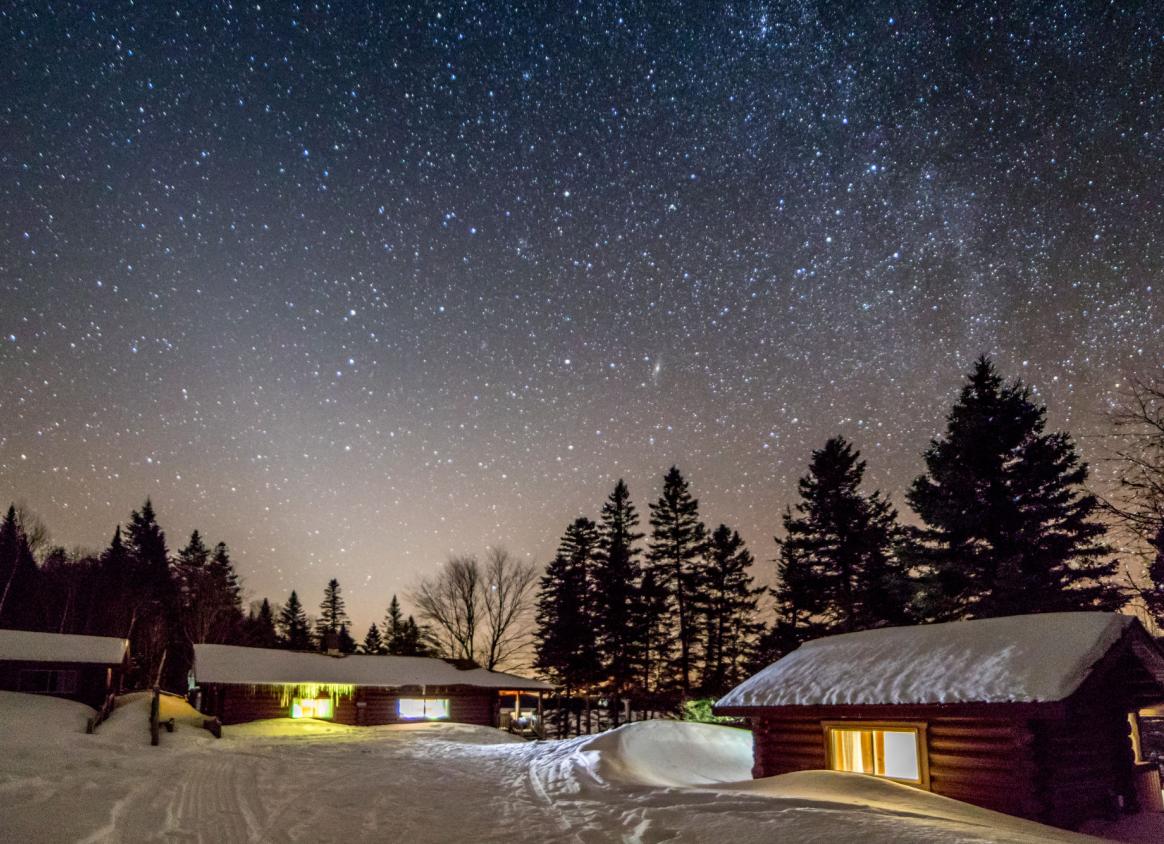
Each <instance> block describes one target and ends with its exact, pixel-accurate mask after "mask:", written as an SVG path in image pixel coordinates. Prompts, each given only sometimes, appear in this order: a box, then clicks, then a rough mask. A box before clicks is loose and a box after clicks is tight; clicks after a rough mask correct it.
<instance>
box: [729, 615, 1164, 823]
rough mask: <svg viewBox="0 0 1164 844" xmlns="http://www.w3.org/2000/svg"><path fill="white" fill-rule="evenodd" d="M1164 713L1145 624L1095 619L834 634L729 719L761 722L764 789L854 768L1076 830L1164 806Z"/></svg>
mask: <svg viewBox="0 0 1164 844" xmlns="http://www.w3.org/2000/svg"><path fill="white" fill-rule="evenodd" d="M1161 702H1164V653H1162V652H1161V650H1160V649H1159V647H1158V646H1157V644H1156V643H1155V641H1153V640H1152V638H1151V637H1150V636H1149V635H1148V634H1147V633H1146V632H1145V630H1144V629H1143V627H1141V625H1140V623H1139V622H1138V621H1136V620H1135V619H1134V618H1132V617H1130V616H1125V615H1119V614H1112V613H1088V612H1082V613H1045V614H1038V615H1025V616H1010V617H1006V618H992V619H981V620H975V621H956V622H949V623H945V624H930V625H920V626H915V627H894V628H882V629H877V630H867V631H863V632H859V633H846V634H842V635H837V636H828V637H825V638H822V639H817V640H814V641H811V642H806V643H805V644H803V645H801V647H800V648H798V649H797V650H795V651H793V652H792V653H790V654H788V655H787V656H785V657H784V658H783V659H780V660H779V661H777V662H775V663H773V664H772V665H769V666H768V667H767V668H765V669H764V670H762V671H760V672H759V673H758V674H756V675H755V676H753V677H751V678H749V679H748V680H746V681H744V682H743V683H741V684H740V685H739V686H737V687H736V688H734V689H733V690H732V691H730V692H728V694H726V695H725V696H724V697H723V698H721V699H720V700H719V701H718V702H717V703H716V705H715V712H716V713H717V714H720V715H732V716H744V717H746V718H748V719H749V720H750V722H751V724H752V727H753V736H754V739H753V741H754V750H753V759H754V765H753V769H752V773H753V776H755V777H767V776H773V775H775V774H783V773H788V772H791V771H801V770H812V769H832V770H840V771H854V772H858V773H865V774H872V775H875V776H881V777H886V778H889V779H894V780H897V781H899V782H905V783H909V784H911V785H914V786H916V787H919V788H924V789H927V790H930V791H933V792H935V793H938V794H943V795H945V796H947V797H953V798H955V799H958V800H964V801H966V802H968V803H974V804H976V805H979V806H984V807H986V808H989V809H995V810H998V811H1002V812H1007V813H1009V814H1012V815H1018V816H1021V817H1025V818H1030V819H1032V820H1038V821H1042V822H1045V823H1051V824H1055V825H1057V826H1064V827H1075V826H1078V825H1079V824H1080V823H1082V822H1083V821H1084V820H1087V819H1088V818H1092V817H1099V816H1110V815H1113V814H1116V813H1118V812H1119V811H1121V810H1132V809H1135V808H1137V807H1138V806H1139V805H1141V804H1143V803H1144V802H1145V801H1147V802H1149V803H1150V802H1154V801H1155V800H1158V799H1159V779H1158V774H1157V772H1156V771H1155V770H1154V769H1152V767H1151V766H1149V765H1147V764H1146V763H1144V762H1143V760H1141V759H1140V758H1139V752H1140V751H1139V737H1138V730H1139V723H1138V718H1139V712H1140V710H1142V709H1144V708H1145V707H1150V706H1155V705H1159V704H1160V703H1161ZM1152 777H1156V779H1155V785H1154V788H1155V794H1154V795H1153V793H1152V788H1153V786H1151V785H1147V786H1146V784H1145V783H1146V781H1148V780H1150V778H1152ZM1138 789H1139V790H1138Z"/></svg>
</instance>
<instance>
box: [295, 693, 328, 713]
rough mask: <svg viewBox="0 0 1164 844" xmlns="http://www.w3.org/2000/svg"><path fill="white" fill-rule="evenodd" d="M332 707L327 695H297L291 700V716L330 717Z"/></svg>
mask: <svg viewBox="0 0 1164 844" xmlns="http://www.w3.org/2000/svg"><path fill="white" fill-rule="evenodd" d="M333 712H334V707H333V705H332V702H331V698H329V697H321V698H310V697H297V698H295V699H294V700H293V701H291V717H292V718H331V717H332V715H333Z"/></svg>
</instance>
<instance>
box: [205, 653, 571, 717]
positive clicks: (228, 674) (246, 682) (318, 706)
mask: <svg viewBox="0 0 1164 844" xmlns="http://www.w3.org/2000/svg"><path fill="white" fill-rule="evenodd" d="M194 679H195V681H196V683H197V694H198V695H199V697H200V700H198V701H197V705H198V708H199V709H201V711H202V712H204V713H206V714H207V715H213V716H215V717H217V718H218V719H219V721H220V722H221V723H223V724H238V723H241V722H244V721H255V720H259V719H264V718H288V717H290V718H319V719H325V720H329V721H334V722H336V723H339V724H348V725H352V726H375V725H381V724H399V723H409V722H418V721H452V722H456V723H462V724H478V725H481V726H490V727H497V726H499V724H500V719H501V708H502V705H503V702H505V701H507V700H512V699H516V700H518V701H520V695H521V693H523V692H524V693H526V694H527V695H528V694H531V693H532V694H536V695H538V697H539V701H540V696H541V694H542V693H544V692H547V691H550V690H551V689H552V688H553V687H552V686H551V685H549V684H548V683H543V682H542V681H540V680H531V679H529V678H526V677H518V676H517V675H514V674H506V673H503V672H500V671H487V670H485V669H484V668H480V667H478V666H476V665H473V664H472V663H466V662H463V661H458V660H444V659H437V658H435V657H416V656H379V655H359V654H357V655H352V656H340V655H338V654H324V653H305V652H301V651H284V650H272V649H268V648H246V647H238V646H234V645H195V646H194Z"/></svg>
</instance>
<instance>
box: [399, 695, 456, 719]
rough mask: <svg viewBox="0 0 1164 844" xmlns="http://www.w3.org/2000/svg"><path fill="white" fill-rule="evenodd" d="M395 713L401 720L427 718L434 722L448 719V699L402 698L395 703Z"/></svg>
mask: <svg viewBox="0 0 1164 844" xmlns="http://www.w3.org/2000/svg"><path fill="white" fill-rule="evenodd" d="M396 711H397V712H398V713H399V714H400V717H401V718H427V719H428V720H430V721H435V720H436V719H438V718H448V717H449V701H448V698H431V697H402V698H400V699H399V700H397V701H396Z"/></svg>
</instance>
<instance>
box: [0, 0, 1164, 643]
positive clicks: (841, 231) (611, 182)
mask: <svg viewBox="0 0 1164 844" xmlns="http://www.w3.org/2000/svg"><path fill="white" fill-rule="evenodd" d="M502 5H503V4H500V3H481V4H460V5H446V6H438V5H423V4H422V5H409V6H404V5H402V4H395V3H378V4H371V5H370V6H364V5H357V4H354V3H353V4H344V3H337V4H330V5H329V4H319V5H304V4H294V5H290V4H284V3H278V2H274V3H263V4H256V3H252V4H249V5H245V6H244V5H242V4H239V5H231V4H224V3H204V2H190V3H186V4H183V5H180V6H179V7H174V6H172V5H170V4H161V3H144V4H143V3H138V4H136V5H135V4H126V3H115V2H108V3H105V2H102V3H83V4H67V3H27V4H19V5H18V7H17V8H12V7H9V8H8V9H7V10H5V11H3V12H0V46H2V48H3V51H2V55H0V79H2V80H3V85H4V92H5V93H4V97H3V99H2V100H0V176H2V179H0V225H2V238H3V239H2V246H0V338H2V340H0V498H3V499H4V500H5V501H7V500H10V499H14V498H15V499H23V500H24V501H25V502H27V504H28V505H29V506H31V507H32V508H33V509H34V510H36V511H37V512H38V513H40V514H41V515H42V516H43V517H44V518H45V520H46V521H47V522H48V523H49V526H50V527H51V528H52V529H53V532H54V538H55V539H56V540H57V541H59V542H62V543H65V544H67V545H72V544H75V543H79V544H84V545H88V546H99V545H101V544H103V543H104V542H105V541H107V539H108V536H109V535H110V534H111V533H112V530H113V526H114V524H116V523H117V522H118V521H120V520H123V519H124V518H125V517H126V516H127V514H128V512H129V510H130V509H131V508H133V507H135V506H138V505H139V504H140V502H141V501H142V500H143V499H144V498H145V497H146V496H147V495H149V496H152V498H153V501H154V504H155V506H156V508H157V510H158V512H159V517H160V519H161V521H162V524H163V527H165V528H166V529H167V530H168V531H169V534H170V537H169V538H170V544H171V546H174V545H178V544H181V543H182V542H183V541H184V538H185V537H184V534H185V533H187V532H188V531H189V530H190V529H191V528H193V527H195V526H197V527H199V528H201V529H202V530H203V532H204V533H205V534H207V535H208V537H209V538H210V539H211V540H214V541H217V540H219V539H221V540H224V541H226V542H228V543H229V544H230V545H231V546H232V548H233V549H234V551H235V554H236V557H237V560H238V565H239V568H240V570H241V572H242V574H243V575H244V577H245V579H246V583H247V586H248V590H249V592H250V593H251V594H252V596H262V595H270V596H271V597H272V598H276V599H281V598H282V597H283V596H284V595H285V593H286V591H287V590H289V589H291V588H293V587H294V588H298V589H299V590H300V591H301V592H302V593H304V594H305V595H306V596H307V597H308V599H309V600H308V601H307V603H308V604H309V606H310V605H314V603H315V600H317V595H318V594H319V593H321V592H322V588H323V585H324V583H325V581H326V580H327V579H328V578H330V577H332V576H336V577H338V578H339V580H340V582H341V584H343V585H344V586H345V588H346V590H347V592H348V595H349V605H350V609H351V610H353V611H354V612H353V614H354V615H355V616H356V618H357V622H359V621H361V620H363V621H364V623H366V622H367V621H369V620H371V619H372V618H373V617H378V616H379V614H380V612H381V611H382V607H383V606H384V605H385V604H386V603H387V599H388V596H389V595H390V593H391V592H393V591H397V590H401V589H403V588H405V587H406V586H407V585H408V584H409V583H410V582H411V581H412V579H413V578H414V577H415V576H416V574H417V573H418V572H420V571H423V570H425V569H427V568H430V567H432V566H433V565H435V564H436V563H438V562H439V561H440V560H441V559H442V558H443V557H444V556H445V555H446V554H447V553H448V552H449V551H472V550H478V551H480V550H482V549H484V547H485V546H486V545H488V544H491V543H503V544H505V545H507V546H508V547H509V548H510V550H512V551H514V552H517V553H520V554H523V555H530V556H532V557H534V558H536V559H539V560H541V559H545V558H547V557H548V555H549V554H550V553H551V552H552V549H553V545H554V542H555V537H556V536H557V535H558V534H559V533H560V532H561V529H562V528H563V527H564V525H565V524H566V523H567V521H568V520H569V519H571V518H572V517H574V516H575V515H577V514H579V513H587V514H589V515H594V514H595V513H596V510H597V507H598V505H599V504H600V502H601V500H602V498H603V497H604V496H605V495H606V493H607V492H608V491H609V488H610V487H611V486H612V485H613V482H614V481H615V479H617V478H618V477H620V476H621V477H625V478H626V479H627V480H628V482H629V483H630V486H631V492H632V494H633V495H634V497H635V500H636V503H637V504H638V505H639V508H640V510H644V511H645V509H646V504H647V502H648V500H649V499H650V498H652V497H653V496H655V495H657V490H658V485H659V479H660V478H661V476H662V473H663V472H664V471H665V470H666V469H667V467H668V466H670V465H671V464H672V463H677V464H678V465H679V466H680V468H681V469H682V470H683V471H684V472H685V473H686V474H687V475H688V476H689V477H690V479H691V480H692V483H693V486H694V491H695V493H696V494H697V495H698V496H699V497H700V498H701V501H702V505H703V510H704V513H705V515H706V517H707V519H708V520H710V521H713V522H718V521H721V520H722V521H726V522H728V523H730V524H732V525H735V526H738V527H739V528H740V529H741V531H742V532H743V534H744V535H745V538H747V539H748V540H749V542H750V543H751V544H752V545H753V549H754V551H755V553H756V554H757V556H758V557H759V558H760V559H761V560H765V559H770V558H771V557H772V556H773V554H774V547H773V543H772V539H771V537H772V535H773V534H774V533H775V532H776V530H777V525H778V517H779V512H780V511H781V509H782V508H783V507H784V506H785V505H786V504H787V503H788V502H789V501H790V500H791V498H792V495H793V493H794V489H795V481H796V478H797V476H798V475H799V474H801V473H802V472H803V469H804V466H805V465H806V463H807V460H808V456H809V452H810V450H811V449H812V448H814V447H818V446H819V445H820V444H822V443H823V441H824V440H825V439H826V438H827V437H828V436H830V435H832V434H834V433H838V432H840V433H844V434H846V435H848V436H850V437H851V438H852V439H853V440H854V441H855V442H856V443H857V445H858V446H859V447H860V448H861V449H862V450H863V452H864V455H865V457H866V458H867V459H868V461H869V480H870V481H871V483H872V484H876V485H880V486H882V487H883V488H885V489H886V490H888V491H889V492H891V493H892V494H893V496H894V498H895V500H897V501H900V500H901V491H902V489H903V488H904V486H905V485H906V484H907V483H908V481H909V479H910V478H911V477H912V475H913V474H914V473H916V472H917V471H918V469H919V467H920V459H919V454H920V452H921V450H922V448H923V447H924V446H925V443H926V440H927V438H928V437H930V436H932V435H933V434H934V433H935V432H936V431H938V430H939V429H940V427H941V425H942V421H943V414H944V411H945V408H946V407H948V405H949V403H950V401H951V400H952V398H953V396H954V393H955V391H956V389H957V386H958V383H959V379H960V378H961V376H962V374H963V373H964V372H965V371H966V370H967V368H968V367H969V365H970V362H971V361H972V359H973V358H974V357H975V356H977V355H979V354H981V353H988V354H991V355H993V356H994V357H995V359H996V361H997V363H998V365H999V368H1000V369H1001V370H1002V371H1003V372H1004V373H1006V374H1008V375H1016V376H1021V377H1022V378H1024V379H1025V380H1027V381H1029V382H1030V383H1032V384H1033V385H1036V386H1037V387H1038V390H1039V395H1040V397H1041V398H1042V399H1043V400H1045V401H1046V402H1048V404H1049V405H1050V407H1051V419H1052V423H1053V424H1054V425H1055V426H1057V427H1068V428H1070V429H1071V430H1072V431H1073V432H1075V433H1076V434H1078V435H1083V437H1082V440H1081V442H1082V446H1083V449H1084V452H1085V455H1086V456H1088V457H1091V458H1093V459H1094V457H1095V456H1096V455H1095V453H1094V451H1095V447H1093V442H1094V441H1093V440H1092V439H1091V437H1090V435H1091V434H1094V433H1097V432H1100V431H1102V430H1103V420H1102V413H1103V411H1104V410H1105V408H1106V407H1107V405H1108V404H1109V403H1110V402H1111V401H1112V399H1113V398H1114V396H1115V395H1116V394H1117V393H1118V384H1119V382H1120V380H1121V378H1123V377H1124V376H1125V375H1126V373H1127V372H1129V371H1132V370H1138V371H1141V372H1144V371H1148V370H1150V369H1152V367H1155V371H1156V372H1159V367H1160V365H1161V360H1162V356H1164V329H1162V328H1161V321H1162V318H1164V278H1162V277H1161V273H1162V269H1164V236H1162V234H1161V232H1162V231H1164V228H1162V227H1164V210H1162V201H1161V197H1162V191H1164V188H1162V185H1164V95H1162V92H1164V84H1162V83H1161V79H1164V72H1162V71H1164V56H1162V53H1164V15H1162V14H1160V9H1159V7H1158V6H1156V7H1155V9H1154V10H1153V7H1154V4H1152V3H1144V4H1131V3H1127V4H1124V3H1114V4H1108V3H1102V4H1100V3H1094V4H1093V3H1074V4H1073V3H1063V4H1059V5H1055V6H1052V5H1050V4H1041V3H1039V4H1036V3H1031V4H1026V5H1025V6H1024V4H1004V5H1003V6H997V5H996V4H992V3H980V4H975V3H967V4H963V5H964V6H965V7H966V8H963V9H962V10H961V11H958V12H957V13H953V12H951V13H948V14H947V13H945V12H936V11H931V10H926V9H924V6H926V5H934V6H946V5H950V6H952V5H953V4H914V5H916V6H918V7H922V8H911V5H910V4H901V3H894V4H884V3H877V2H873V3H867V2H860V3H841V2H831V1H830V0H823V1H822V2H820V3H818V4H813V3H808V2H802V3H734V4H727V5H724V6H721V7H716V6H714V4H711V3H701V4H693V5H692V6H690V7H688V8H686V9H678V8H670V7H667V8H665V7H664V5H663V4H661V3H647V4H630V3H627V4H608V5H599V6H593V7H592V6H590V5H588V4H579V5H575V6H574V7H573V8H572V10H571V11H569V12H568V13H564V14H562V15H561V16H558V15H556V14H555V13H552V12H548V11H546V10H544V9H541V8H538V7H536V6H534V7H530V8H517V7H514V6H512V5H511V7H510V10H508V11H501V10H499V8H498V7H501V6H502ZM548 5H555V6H556V5H557V4H548ZM1002 9H1005V10H1006V12H1005V14H1006V15H1007V16H1005V17H1004V16H1001V15H1003V14H1004V12H1002V11H1000V10H1002Z"/></svg>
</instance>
